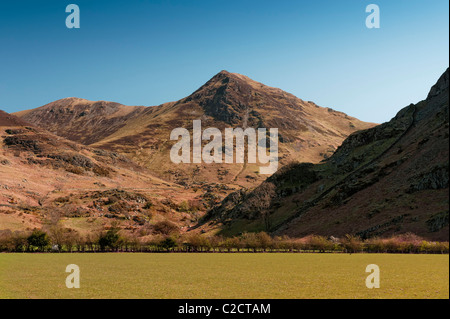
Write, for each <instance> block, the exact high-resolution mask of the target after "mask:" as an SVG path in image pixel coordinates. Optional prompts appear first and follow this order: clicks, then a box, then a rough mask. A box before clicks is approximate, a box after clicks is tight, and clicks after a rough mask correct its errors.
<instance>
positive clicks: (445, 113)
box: [203, 69, 449, 240]
mask: <svg viewBox="0 0 450 319" xmlns="http://www.w3.org/2000/svg"><path fill="white" fill-rule="evenodd" d="M448 143H449V71H448V69H447V71H446V72H445V73H444V74H443V75H442V76H441V78H440V79H439V80H438V82H437V83H436V84H435V85H434V86H433V87H432V89H431V90H430V93H429V95H428V97H427V99H426V100H424V101H421V102H419V103H417V104H415V105H414V104H411V105H409V106H408V107H405V108H404V109H402V110H401V111H400V112H399V113H398V114H397V115H396V116H395V117H394V118H393V119H392V120H391V121H389V122H387V123H384V124H382V125H379V126H377V127H374V128H370V129H367V130H362V131H359V132H356V133H353V134H352V135H350V136H349V137H348V138H347V139H346V140H345V141H344V142H343V144H342V145H341V146H340V147H339V148H338V149H337V151H336V152H335V153H334V154H333V156H331V157H330V158H329V159H328V160H326V161H324V162H323V163H321V164H316V165H314V164H311V163H296V164H295V163H293V164H290V165H288V166H285V167H284V168H282V169H281V170H279V171H278V172H277V173H276V174H274V175H273V176H271V177H269V178H268V179H267V180H266V181H265V182H264V183H262V184H261V185H260V186H258V187H257V188H256V189H255V190H253V191H250V192H245V191H239V192H235V193H232V194H230V195H229V196H228V197H227V198H226V199H225V200H224V201H223V202H222V203H221V205H220V206H218V207H216V208H215V209H213V210H211V211H210V212H209V213H208V215H207V216H206V217H205V219H204V220H203V223H204V224H203V225H208V227H211V225H215V227H217V229H218V230H221V231H222V233H224V234H236V233H239V232H242V231H258V230H267V231H270V232H272V233H273V234H277V235H281V234H286V235H290V236H305V235H310V234H320V235H326V236H331V235H333V236H342V235H345V234H356V235H358V236H361V237H363V238H368V237H375V236H389V235H393V234H400V233H406V232H412V233H415V234H417V235H420V236H423V237H425V238H430V239H435V240H448V236H449V232H448V231H449V226H448V224H449V221H448V218H449V211H448V207H449V189H448V187H449V186H448V185H449V184H448V180H449V144H448ZM206 223H208V224H206Z"/></svg>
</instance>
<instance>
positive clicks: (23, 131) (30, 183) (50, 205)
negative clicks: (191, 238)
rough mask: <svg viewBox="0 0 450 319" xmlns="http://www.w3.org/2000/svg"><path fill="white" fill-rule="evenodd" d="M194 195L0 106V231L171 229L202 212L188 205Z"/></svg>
mask: <svg viewBox="0 0 450 319" xmlns="http://www.w3.org/2000/svg"><path fill="white" fill-rule="evenodd" d="M198 196H199V194H195V193H194V192H192V191H190V192H189V191H188V190H185V189H184V188H183V187H181V186H179V185H176V184H173V183H170V182H166V181H163V180H161V179H159V178H157V177H155V176H153V175H152V174H151V173H150V172H149V171H148V170H147V169H145V168H142V167H140V166H139V165H137V164H136V163H134V162H133V161H132V160H130V159H129V158H127V157H125V156H123V155H120V154H118V153H114V152H110V151H106V150H101V149H94V148H91V147H88V146H85V145H82V144H78V143H76V142H73V141H70V140H67V139H65V138H62V137H59V136H56V135H54V134H52V133H49V132H48V131H45V130H43V129H40V128H37V127H35V126H33V125H31V124H29V123H26V122H25V121H24V120H22V119H20V118H18V117H16V116H14V115H11V114H7V113H5V112H3V111H0V232H2V231H6V232H9V231H30V230H32V229H34V228H45V229H49V227H55V226H56V225H60V226H63V229H64V231H66V232H67V234H66V235H67V236H70V234H74V233H81V234H84V235H86V234H90V235H92V236H94V237H95V235H98V234H99V232H100V231H102V230H104V229H108V228H109V227H111V226H114V227H119V228H120V229H122V230H123V232H124V233H125V234H129V235H130V236H136V237H145V236H147V235H149V234H158V232H166V231H169V230H170V231H177V232H178V231H183V230H186V229H187V228H188V227H189V226H191V225H193V224H194V223H195V222H196V220H197V218H198V217H200V216H201V215H202V214H203V212H204V210H205V209H204V206H202V205H201V204H198V205H196V206H194V205H193V204H196V203H197V202H199V199H197V198H196V197H198ZM183 201H186V202H189V203H191V205H190V210H189V212H188V211H187V209H186V208H185V206H187V205H184V206H182V208H183V209H181V208H180V207H179V205H180V203H182V202H183ZM192 203H193V204H192ZM158 225H159V226H158Z"/></svg>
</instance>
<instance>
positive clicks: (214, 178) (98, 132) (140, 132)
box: [15, 71, 374, 189]
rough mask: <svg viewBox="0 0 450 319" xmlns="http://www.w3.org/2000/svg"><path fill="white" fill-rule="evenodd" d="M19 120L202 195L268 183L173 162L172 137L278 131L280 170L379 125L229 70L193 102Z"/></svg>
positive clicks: (251, 170) (240, 171)
mask: <svg viewBox="0 0 450 319" xmlns="http://www.w3.org/2000/svg"><path fill="white" fill-rule="evenodd" d="M15 115H17V116H19V117H20V118H22V119H23V120H26V121H28V122H30V123H33V124H34V125H36V126H38V127H42V128H45V129H47V130H49V131H50V132H52V133H54V134H56V135H58V136H62V137H65V138H67V139H70V140H73V141H76V142H79V143H82V144H84V145H89V146H92V147H96V148H101V149H105V150H109V151H114V152H117V153H120V154H124V155H126V156H127V157H129V158H131V159H132V160H133V161H135V162H136V163H138V164H139V165H141V166H145V167H147V168H148V169H150V170H151V171H152V172H153V174H155V175H157V176H159V177H160V178H163V179H165V180H168V181H172V182H176V183H178V184H181V185H183V186H185V187H186V188H203V189H207V188H208V189H209V188H211V187H216V188H217V187H222V188H225V189H228V188H231V189H235V188H240V187H253V186H254V185H255V184H256V183H258V182H261V181H263V180H264V179H265V178H266V177H267V176H266V175H261V174H259V166H260V165H259V163H256V164H251V163H247V162H245V163H243V164H225V163H223V164H218V163H217V164H204V163H202V164H183V165H175V164H174V163H172V162H171V161H170V157H169V153H170V149H171V147H172V146H173V145H174V144H175V143H176V141H171V140H170V133H171V131H172V130H173V129H175V128H177V127H184V128H187V129H188V130H189V131H190V132H191V134H192V125H193V122H192V121H193V120H197V119H201V121H202V128H203V129H204V128H207V127H216V128H218V129H220V130H221V132H223V130H224V129H225V128H226V127H242V128H247V127H252V128H259V127H265V128H278V132H279V159H280V166H282V165H286V164H287V163H289V162H291V161H292V160H299V161H308V162H314V163H317V162H320V161H321V160H323V159H325V158H327V157H329V156H331V154H332V153H333V152H334V151H335V150H336V148H337V147H338V146H339V145H340V144H341V143H342V141H343V140H344V139H345V138H346V137H347V136H348V135H349V134H351V133H353V132H355V131H357V130H361V129H366V128H369V127H373V126H374V124H372V123H365V122H362V121H359V120H358V119H356V118H353V117H350V116H348V115H346V114H344V113H341V112H338V111H335V110H332V109H330V108H323V107H319V106H317V105H316V104H314V103H313V102H307V101H303V100H301V99H299V98H297V97H295V96H293V95H292V94H289V93H286V92H284V91H282V90H280V89H277V88H272V87H269V86H266V85H264V84H261V83H258V82H256V81H253V80H251V79H250V78H248V77H246V76H243V75H240V74H236V73H229V72H227V71H221V72H219V73H218V74H217V75H215V76H214V77H213V78H211V79H210V80H209V81H208V82H207V83H205V84H204V85H203V86H202V87H200V88H199V89H198V90H197V91H195V92H194V93H192V94H191V95H189V96H188V97H186V98H183V99H181V100H179V101H176V102H170V103H165V104H162V105H158V106H153V107H143V106H124V105H121V104H118V103H113V102H105V101H98V102H92V101H87V100H83V99H77V98H67V99H62V100H58V101H55V102H52V103H49V104H47V105H44V106H42V107H39V108H37V109H33V110H27V111H22V112H18V113H15ZM223 185H225V186H223Z"/></svg>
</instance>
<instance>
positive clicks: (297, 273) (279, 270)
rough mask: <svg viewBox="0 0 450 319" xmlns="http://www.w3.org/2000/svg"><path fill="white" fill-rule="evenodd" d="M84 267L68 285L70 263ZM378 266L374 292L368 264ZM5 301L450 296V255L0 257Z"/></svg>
mask: <svg viewBox="0 0 450 319" xmlns="http://www.w3.org/2000/svg"><path fill="white" fill-rule="evenodd" d="M69 264H76V265H78V266H79V268H80V288H78V289H77V288H72V289H69V288H67V287H66V284H65V281H66V277H67V276H68V275H69V273H66V272H65V270H66V266H67V265H69ZM369 264H376V265H378V266H379V268H380V288H378V289H377V288H374V289H368V288H367V287H366V284H365V281H366V277H367V276H368V275H369V273H366V272H365V270H366V266H367V265H369ZM0 298H179V299H185V298H251V299H253V298H269V299H276V298H289V299H291V298H294V299H296V298H351V299H353V298H446V299H448V298H449V256H448V255H413V254H404V255H400V254H398V255H397V254H319V253H317V254H306V253H305V254H293V253H256V254H251V253H234V254H233V253H230V254H218V253H217V254H214V253H211V254H209V253H203V254H201V253H200V254H194V253H192V254H176V253H168V254H163V253H161V254H157V253H156V254H152V253H97V254H93V253H85V254H82V253H73V254H70V253H61V254H58V253H54V254H25V253H24V254H22V253H14V254H9V253H1V254H0Z"/></svg>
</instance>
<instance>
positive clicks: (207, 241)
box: [0, 228, 449, 254]
mask: <svg viewBox="0 0 450 319" xmlns="http://www.w3.org/2000/svg"><path fill="white" fill-rule="evenodd" d="M0 251H2V252H185V253H189V252H191V253H195V252H197V253H201V252H203V253H208V252H209V253H213V252H216V253H233V252H236V253H239V252H252V253H257V252H297V253H301V252H316V253H325V252H341V253H434V254H448V252H449V243H448V242H433V241H427V240H424V239H422V238H420V237H418V236H415V235H413V234H405V235H400V236H395V237H391V238H370V239H365V240H362V239H361V238H359V237H357V236H353V235H346V236H344V237H342V238H335V237H333V236H331V237H324V236H317V235H314V236H308V237H304V238H290V237H288V236H270V235H269V234H267V233H265V232H260V233H244V234H241V235H240V236H234V237H222V236H217V235H216V236H211V235H207V234H198V233H196V234H191V233H187V234H183V235H179V234H178V235H175V234H172V235H154V236H145V237H138V236H133V235H130V234H122V233H121V232H120V230H119V229H116V228H112V229H109V230H108V231H104V232H101V233H98V234H88V235H85V236H82V235H80V234H79V233H77V232H51V231H50V232H47V231H44V230H42V229H35V230H33V231H32V232H17V231H16V232H12V231H10V230H6V231H0Z"/></svg>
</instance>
